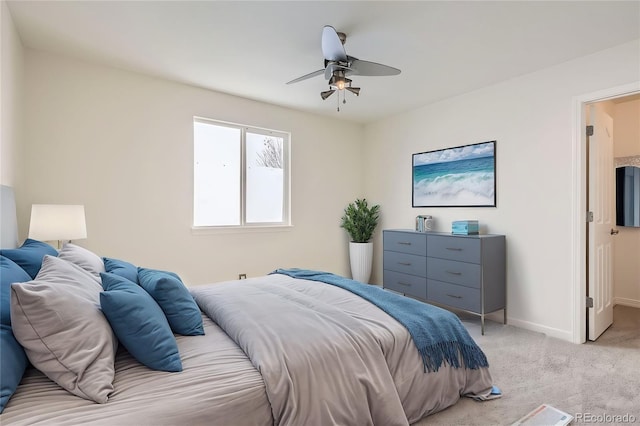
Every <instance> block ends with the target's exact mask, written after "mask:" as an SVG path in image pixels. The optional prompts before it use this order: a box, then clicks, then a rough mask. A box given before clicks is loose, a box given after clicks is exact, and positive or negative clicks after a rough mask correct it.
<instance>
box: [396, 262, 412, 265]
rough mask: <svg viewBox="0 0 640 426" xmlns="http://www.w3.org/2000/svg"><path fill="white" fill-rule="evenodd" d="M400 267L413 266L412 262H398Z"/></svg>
mask: <svg viewBox="0 0 640 426" xmlns="http://www.w3.org/2000/svg"><path fill="white" fill-rule="evenodd" d="M398 265H402V266H411V262H398Z"/></svg>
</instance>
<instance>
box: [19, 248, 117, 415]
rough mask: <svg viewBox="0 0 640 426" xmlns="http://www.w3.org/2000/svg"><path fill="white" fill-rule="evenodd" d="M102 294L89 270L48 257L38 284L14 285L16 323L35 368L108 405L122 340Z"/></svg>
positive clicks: (75, 390) (30, 282) (35, 282)
mask: <svg viewBox="0 0 640 426" xmlns="http://www.w3.org/2000/svg"><path fill="white" fill-rule="evenodd" d="M101 291H102V287H101V286H100V284H98V282H97V281H96V280H95V278H94V277H93V276H92V275H91V274H89V273H88V272H87V271H85V270H83V269H82V268H80V267H78V266H76V265H74V264H72V263H70V262H67V261H66V260H64V259H60V258H57V257H53V256H48V255H47V256H45V257H44V260H43V261H42V268H41V269H40V272H39V273H38V275H37V276H36V278H35V279H34V280H33V281H28V282H25V283H14V284H12V285H11V323H12V327H13V333H14V335H15V337H16V339H17V340H18V342H20V344H21V345H22V346H23V347H24V349H25V352H26V353H27V357H28V358H29V361H31V363H32V364H33V365H34V367H36V368H37V369H39V370H40V371H42V372H43V373H44V374H46V375H47V376H48V377H49V378H50V379H51V380H53V381H54V382H56V383H57V384H59V385H60V386H62V387H63V388H64V389H66V390H68V391H69V392H71V393H73V394H75V395H78V396H80V397H82V398H86V399H90V400H93V401H95V402H98V403H105V402H107V399H108V396H109V394H110V393H111V392H113V378H114V374H115V368H114V362H115V353H116V349H117V345H118V340H117V339H116V337H115V335H114V334H113V331H112V330H111V327H110V325H109V322H108V321H107V319H106V318H105V317H104V315H103V314H102V311H101V310H100V292H101Z"/></svg>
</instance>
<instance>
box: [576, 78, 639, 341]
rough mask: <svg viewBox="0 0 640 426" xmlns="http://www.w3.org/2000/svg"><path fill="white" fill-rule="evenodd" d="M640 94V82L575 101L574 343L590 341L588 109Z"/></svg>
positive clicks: (593, 93)
mask: <svg viewBox="0 0 640 426" xmlns="http://www.w3.org/2000/svg"><path fill="white" fill-rule="evenodd" d="M636 93H640V81H636V82H634V83H630V84H626V85H623V86H617V87H612V88H609V89H604V90H599V91H597V92H592V93H587V94H584V95H581V96H576V97H574V98H573V131H572V142H571V153H572V156H571V157H572V160H571V176H573V182H572V184H571V282H572V292H571V293H572V300H573V306H572V311H573V312H572V321H571V323H572V324H571V329H572V341H573V342H574V343H584V342H586V340H587V336H586V330H587V315H586V309H587V306H586V298H587V289H586V285H587V276H588V273H587V256H588V252H587V226H586V223H587V203H586V200H587V135H586V130H585V129H586V125H587V120H586V106H587V105H588V104H590V103H593V102H600V101H606V100H609V99H615V98H620V97H623V96H629V95H633V94H636Z"/></svg>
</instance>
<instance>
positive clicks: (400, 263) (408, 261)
mask: <svg viewBox="0 0 640 426" xmlns="http://www.w3.org/2000/svg"><path fill="white" fill-rule="evenodd" d="M383 258H384V259H383V262H382V263H383V268H384V269H388V270H390V271H395V272H402V273H405V274H411V275H417V276H419V277H426V276H427V258H426V257H424V256H417V255H415V254H406V253H398V252H395V251H386V250H385V252H384V256H383Z"/></svg>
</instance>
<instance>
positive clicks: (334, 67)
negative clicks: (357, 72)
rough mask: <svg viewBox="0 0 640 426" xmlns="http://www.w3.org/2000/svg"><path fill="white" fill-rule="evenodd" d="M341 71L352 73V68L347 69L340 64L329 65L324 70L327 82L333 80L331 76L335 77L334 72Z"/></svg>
mask: <svg viewBox="0 0 640 426" xmlns="http://www.w3.org/2000/svg"><path fill="white" fill-rule="evenodd" d="M339 70H342V71H345V73H346V72H349V71H351V68H349V67H345V66H343V65H339V64H334V63H329V64H328V65H327V67H326V68H325V69H324V78H325V80H329V79H330V78H331V76H333V72H334V71H339Z"/></svg>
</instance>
